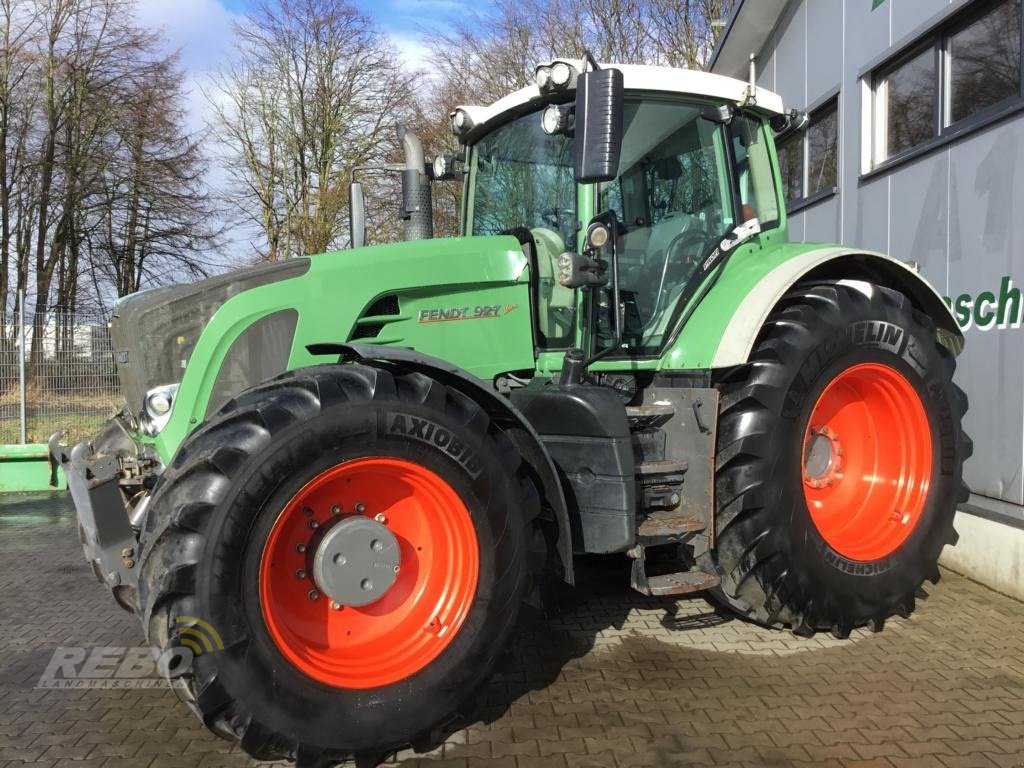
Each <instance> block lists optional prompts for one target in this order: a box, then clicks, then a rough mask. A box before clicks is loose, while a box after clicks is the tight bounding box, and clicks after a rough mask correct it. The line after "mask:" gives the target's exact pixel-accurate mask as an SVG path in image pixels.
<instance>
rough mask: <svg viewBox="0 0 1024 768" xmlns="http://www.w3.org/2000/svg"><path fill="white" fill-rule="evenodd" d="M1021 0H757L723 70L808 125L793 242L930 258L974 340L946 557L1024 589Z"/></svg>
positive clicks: (746, 9) (796, 184) (801, 137)
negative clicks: (960, 479) (964, 454)
mask: <svg viewBox="0 0 1024 768" xmlns="http://www.w3.org/2000/svg"><path fill="white" fill-rule="evenodd" d="M1022 38H1024V19H1022V13H1021V0H745V2H744V1H743V0H741V2H740V3H739V5H738V7H737V8H736V10H735V11H734V13H733V15H732V17H731V18H730V20H729V22H728V25H727V27H726V29H725V32H724V34H723V37H722V39H721V40H720V41H719V44H718V47H717V48H716V50H715V52H714V55H713V59H712V62H711V65H710V68H711V70H712V71H714V72H717V73H720V74H725V75H731V76H734V77H741V78H746V77H748V71H749V59H750V55H751V54H752V53H753V54H755V55H756V57H757V59H756V62H757V80H758V84H759V85H760V86H763V87H766V88H768V89H771V90H773V91H776V92H778V93H780V94H781V95H782V97H783V100H784V102H785V104H786V108H787V109H790V108H795V109H798V110H801V111H806V112H807V113H808V114H809V116H810V122H809V124H808V125H807V127H806V128H804V129H803V130H801V131H799V132H797V133H793V134H791V135H783V136H779V137H778V139H777V141H778V149H779V161H780V165H781V166H782V170H783V175H784V177H785V179H786V191H787V197H788V203H787V207H788V210H789V212H790V219H789V221H790V224H789V226H790V237H791V239H793V240H807V241H824V242H842V243H846V244H850V245H855V246H858V247H864V248H869V249H871V250H877V251H884V252H886V253H889V254H891V255H892V256H894V257H896V258H898V259H903V260H906V261H914V262H917V263H918V264H919V265H920V268H921V271H922V273H923V274H924V275H925V276H926V277H928V279H929V280H931V282H932V283H933V284H934V285H935V286H936V287H937V288H938V289H939V291H940V292H942V293H943V294H944V295H945V296H946V297H948V300H949V301H950V303H951V306H952V307H953V309H954V312H955V313H956V315H957V320H958V322H959V323H960V325H961V327H962V328H963V329H964V331H965V334H966V337H967V348H966V351H965V352H964V354H963V355H962V356H961V357H960V360H959V363H958V366H959V367H958V371H957V379H958V382H959V384H960V386H961V387H963V388H964V389H965V390H966V391H967V393H968V396H969V398H970V410H969V412H968V414H967V419H966V423H965V427H966V429H967V431H968V433H969V434H970V435H971V437H972V438H973V439H974V457H973V459H971V461H969V462H968V464H967V468H966V473H967V481H968V483H969V485H970V486H971V490H972V492H973V493H972V496H971V498H970V502H969V504H968V505H966V506H965V507H963V508H962V510H961V512H960V513H959V514H958V516H957V522H956V527H957V530H958V531H959V532H960V545H959V546H958V547H956V548H955V549H950V548H947V550H946V553H945V554H944V556H943V557H944V562H945V563H946V564H947V565H949V566H950V567H952V568H954V569H955V570H959V571H961V572H965V573H968V574H969V575H972V576H974V577H976V578H978V579H979V580H981V581H983V582H985V583H988V584H991V585H993V586H995V587H996V588H999V589H1001V590H1003V591H1006V592H1009V593H1012V594H1016V595H1018V596H1022V597H1024V472H1022V468H1024V387H1022V379H1024V329H1022V328H1021V321H1022V317H1024V298H1022V295H1021V294H1022V290H1024V77H1022V58H1021V41H1022Z"/></svg>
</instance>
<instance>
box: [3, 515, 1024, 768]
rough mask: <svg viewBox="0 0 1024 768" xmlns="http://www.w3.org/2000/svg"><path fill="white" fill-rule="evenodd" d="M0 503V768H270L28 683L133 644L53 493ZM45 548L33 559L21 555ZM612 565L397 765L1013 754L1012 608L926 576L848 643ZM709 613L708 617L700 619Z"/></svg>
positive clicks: (193, 730) (790, 762) (172, 720)
mask: <svg viewBox="0 0 1024 768" xmlns="http://www.w3.org/2000/svg"><path fill="white" fill-rule="evenodd" d="M28 504H29V506H25V505H24V504H22V505H21V506H20V507H19V505H18V504H12V503H10V502H7V501H0V562H2V563H4V564H5V568H4V569H3V570H2V571H0V630H2V631H0V659H3V665H2V666H0V768H47V767H48V766H61V767H62V768H63V767H64V766H67V767H68V768H122V766H123V767H125V768H178V767H179V766H180V767H181V768H243V767H244V766H256V765H268V764H258V763H256V762H254V761H252V760H250V759H249V758H248V757H247V756H246V755H244V754H243V753H242V752H241V751H240V750H239V749H238V748H236V747H233V746H232V745H230V744H229V743H227V742H225V741H223V740H221V739H219V738H217V737H215V736H213V735H212V734H210V733H208V732H207V731H206V730H205V729H204V728H203V727H202V726H201V725H200V724H199V723H198V722H197V721H196V720H195V718H194V717H193V716H192V714H191V713H190V712H189V711H188V709H187V708H186V707H185V706H184V705H183V704H181V703H180V702H178V700H177V698H176V697H175V696H174V694H173V692H171V691H169V690H166V689H164V688H155V689H151V690H132V689H126V690H85V689H82V690H35V689H34V686H35V685H36V682H37V681H38V680H39V677H40V675H41V673H42V672H43V670H44V669H45V668H46V665H47V663H48V662H49V660H50V658H51V656H52V654H53V652H54V651H55V649H57V648H58V647H60V646H64V647H74V646H80V647H83V648H86V649H92V648H96V647H105V646H111V647H120V646H124V645H131V644H135V643H140V642H141V639H142V634H141V628H140V627H139V623H138V620H137V619H136V618H135V617H134V616H131V615H129V614H127V613H125V612H123V611H121V610H120V609H119V608H118V607H117V606H116V605H115V604H114V603H113V601H112V600H111V599H110V598H109V596H108V594H107V593H106V590H105V589H104V588H103V587H102V586H100V585H99V584H97V583H96V582H95V580H94V579H93V577H92V575H91V574H90V573H89V570H88V568H87V566H86V565H85V563H84V562H82V559H81V552H80V549H79V547H78V542H77V539H76V535H75V528H74V521H73V517H72V515H71V514H70V511H69V507H68V504H67V502H66V501H61V500H57V501H53V500H46V501H43V502H34V501H33V502H30V503H28ZM41 547H45V548H46V551H47V553H48V556H47V558H37V557H34V556H33V555H32V553H33V551H37V550H38V549H39V548H41ZM621 565H622V564H621V562H619V561H617V560H609V561H603V562H602V561H600V560H597V559H594V560H587V561H581V563H580V568H579V573H578V579H579V582H580V583H579V585H578V587H577V588H576V589H575V590H574V591H571V592H569V593H568V594H567V596H566V597H565V602H564V605H563V607H562V612H561V613H560V614H557V615H553V616H551V617H548V618H546V619H543V618H541V619H538V618H532V619H524V621H523V622H522V625H521V627H520V631H519V633H518V636H517V639H516V642H515V643H514V645H513V646H512V648H511V649H510V650H509V652H508V653H506V654H505V655H504V656H503V658H502V659H501V661H500V663H499V670H498V674H497V676H496V677H495V679H494V680H493V681H492V682H491V683H490V684H489V685H488V687H487V689H486V690H485V692H484V696H483V697H482V699H483V701H484V702H485V704H484V710H483V713H482V714H483V715H486V720H487V721H486V722H484V721H477V722H475V723H473V724H471V725H470V726H469V727H468V728H467V729H465V730H463V731H460V732H458V733H456V734H453V735H452V736H451V737H450V738H449V739H448V741H447V742H446V743H445V744H444V745H443V747H441V748H438V749H436V750H434V751H433V752H430V753H427V754H415V753H412V752H411V751H410V752H404V753H402V755H401V756H400V759H399V760H397V761H396V762H393V763H389V765H393V766H401V768H433V766H439V767H443V768H608V767H609V766H611V767H613V768H631V767H633V766H635V767H636V768H644V767H647V766H658V767H660V766H695V767H697V768H700V766H715V767H716V768H731V767H733V766H735V767H736V768H741V767H744V768H745V767H746V766H751V767H754V766H757V767H759V768H764V766H791V767H792V768H801V766H808V768H810V767H811V766H831V765H836V766H844V767H848V768H854V767H861V768H918V767H919V766H921V767H923V766H941V767H943V768H993V767H994V766H998V768H1017V766H1018V765H1019V764H1022V763H1024V661H1022V660H1024V633H1022V632H1021V631H1020V630H1019V627H1021V626H1024V604H1021V603H1019V602H1016V601H1014V600H1012V599H1010V598H1007V597H1005V596H1001V595H998V594H996V593H994V592H990V591H988V590H986V589H984V588H983V587H981V586H979V585H977V584H974V583H972V582H969V581H967V580H966V579H963V578H960V577H959V576H956V575H954V574H951V573H944V578H943V580H942V583H941V585H940V586H938V587H936V588H934V589H932V590H930V591H931V592H932V597H931V599H929V600H928V601H922V602H920V603H919V604H918V612H917V613H915V614H914V616H913V618H912V619H910V620H901V619H893V620H890V621H889V622H888V623H887V625H886V630H885V632H883V633H881V634H879V635H875V634H873V633H871V632H867V631H856V632H854V633H853V635H852V636H851V638H850V639H849V640H848V641H837V640H835V639H834V638H831V637H827V636H826V637H817V636H816V637H814V638H811V639H803V638H798V637H795V636H793V635H792V634H791V633H788V632H777V631H771V630H765V629H762V628H760V627H755V626H753V625H750V624H747V623H744V622H741V621H738V620H729V619H728V618H726V619H725V620H723V619H721V618H719V617H718V616H717V615H716V614H714V613H713V609H712V608H711V607H710V606H709V605H708V604H707V603H706V602H705V601H704V600H703V599H701V598H694V599H688V600H680V601H673V600H670V599H654V598H643V597H641V596H639V595H635V594H634V593H632V592H631V591H630V590H629V589H628V585H627V584H626V582H625V572H624V571H623V569H622V567H621ZM708 617H711V619H713V620H709V618H708Z"/></svg>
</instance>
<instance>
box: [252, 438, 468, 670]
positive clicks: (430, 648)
mask: <svg viewBox="0 0 1024 768" xmlns="http://www.w3.org/2000/svg"><path fill="white" fill-rule="evenodd" d="M355 517H362V518H369V519H370V520H374V521H376V523H377V524H380V525H383V526H386V528H387V530H388V531H389V532H390V535H391V536H393V542H394V543H396V544H397V551H398V556H399V558H400V563H399V565H398V566H397V567H396V573H395V574H394V576H393V579H394V581H393V583H392V584H391V586H390V587H389V588H388V589H387V591H386V592H384V594H383V595H382V596H381V597H380V598H379V599H376V600H375V601H374V602H372V603H370V604H368V605H362V606H352V605H340V604H339V603H337V602H336V601H334V600H332V599H331V597H330V595H329V594H326V593H325V592H324V591H323V590H322V585H319V584H317V583H316V578H315V576H316V574H318V573H323V571H322V570H318V569H319V568H322V566H320V565H319V564H317V565H316V566H315V565H314V562H313V559H314V557H315V556H316V553H317V551H318V547H320V551H322V550H323V548H324V547H325V546H326V543H325V542H328V540H329V536H330V535H331V534H330V531H331V530H333V529H334V527H335V526H338V525H340V524H341V523H342V522H343V521H348V523H346V525H349V526H351V524H352V523H353V518H355ZM354 522H355V524H356V525H357V526H358V525H364V526H365V525H370V524H369V523H367V522H366V521H365V520H358V521H354ZM334 538H335V540H337V538H338V537H337V536H335V537H334ZM374 544H375V545H376V542H374ZM376 565H380V564H379V563H377V564H376ZM478 573H479V548H478V544H477V538H476V532H475V530H474V527H473V521H472V519H471V518H470V516H469V511H468V510H467V508H466V505H465V504H464V503H463V501H462V499H461V498H460V497H459V495H458V494H457V493H456V492H455V491H454V490H453V489H452V487H451V486H450V485H449V484H448V483H447V482H445V481H444V480H442V479H441V477H440V476H438V475H437V474H435V473H434V472H431V471H430V470H428V469H426V468H425V467H423V466H421V465H419V464H416V463H414V462H411V461H404V460H401V459H392V458H367V459H358V460H354V461H348V462H344V463H342V464H339V465H337V466H335V467H332V468H331V469H329V470H327V471H326V472H323V473H321V474H320V475H318V476H317V477H315V478H313V479H312V480H311V481H310V482H309V483H307V484H306V485H305V486H304V487H303V488H302V489H301V490H300V491H299V492H298V493H297V494H295V496H294V497H293V498H292V499H291V500H290V501H289V502H288V504H287V505H286V506H285V508H284V510H283V511H282V512H281V514H280V515H279V516H278V518H277V521H276V522H275V523H274V526H273V528H272V529H271V531H270V536H269V537H268V539H267V543H266V545H265V547H264V549H263V557H262V560H261V562H260V600H261V603H262V609H263V618H264V621H265V622H266V625H267V629H268V630H269V632H270V636H271V637H272V638H273V640H274V643H275V644H276V645H277V647H278V648H279V649H280V651H281V653H283V654H284V655H285V657H286V658H287V659H288V660H289V661H290V662H291V663H292V664H293V665H295V666H296V667H297V668H298V669H300V670H301V671H302V672H304V673H305V674H307V675H308V676H310V677H312V678H314V679H315V680H319V681H320V682H322V683H326V684H327V685H331V686H334V687H338V688H358V689H365V688H375V687H378V686H383V685H389V684H392V683H396V682H398V681H400V680H404V679H406V678H408V677H410V676H411V675H414V674H416V673H417V672H419V671H420V670H422V669H423V668H424V667H426V666H427V665H428V664H430V663H431V662H432V661H434V659H436V658H437V657H438V656H439V655H440V654H441V652H442V651H443V650H444V649H445V648H447V647H448V645H449V644H450V643H451V642H452V640H453V639H454V638H455V636H456V635H457V634H458V632H459V629H460V628H461V626H462V624H463V622H464V621H465V619H466V616H467V615H468V613H469V609H470V607H471V605H472V602H473V599H474V596H475V595H476V587H477V578H478ZM389 578H391V577H389ZM325 582H326V579H325Z"/></svg>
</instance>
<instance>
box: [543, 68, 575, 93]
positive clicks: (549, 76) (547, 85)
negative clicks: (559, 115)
mask: <svg viewBox="0 0 1024 768" xmlns="http://www.w3.org/2000/svg"><path fill="white" fill-rule="evenodd" d="M578 76H579V72H578V71H577V69H576V67H574V66H573V65H572V64H570V63H569V62H567V61H555V62H552V63H551V64H541V65H540V66H539V67H537V70H536V72H535V73H534V79H535V80H536V82H537V87H538V88H539V89H540V91H541V93H550V92H552V91H567V90H569V89H571V88H575V87H576V78H577V77H578Z"/></svg>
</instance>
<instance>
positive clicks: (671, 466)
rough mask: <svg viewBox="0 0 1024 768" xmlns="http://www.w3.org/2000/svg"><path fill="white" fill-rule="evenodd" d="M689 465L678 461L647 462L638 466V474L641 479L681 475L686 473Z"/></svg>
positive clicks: (660, 460)
mask: <svg viewBox="0 0 1024 768" xmlns="http://www.w3.org/2000/svg"><path fill="white" fill-rule="evenodd" d="M688 466H689V464H688V463H687V462H685V461H682V460H678V459H659V460H657V461H645V462H643V463H642V464H637V465H636V474H637V475H638V476H639V477H651V476H652V475H681V474H683V473H684V472H686V469H687V467H688Z"/></svg>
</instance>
